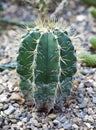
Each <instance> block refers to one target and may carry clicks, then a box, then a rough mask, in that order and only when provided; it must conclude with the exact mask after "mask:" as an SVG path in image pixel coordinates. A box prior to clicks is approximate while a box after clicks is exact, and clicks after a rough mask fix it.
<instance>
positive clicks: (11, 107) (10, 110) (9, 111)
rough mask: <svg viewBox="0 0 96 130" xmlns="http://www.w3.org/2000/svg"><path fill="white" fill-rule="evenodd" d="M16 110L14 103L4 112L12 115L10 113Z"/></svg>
mask: <svg viewBox="0 0 96 130" xmlns="http://www.w3.org/2000/svg"><path fill="white" fill-rule="evenodd" d="M14 111H15V108H14V107H13V106H12V105H10V106H9V108H8V109H7V110H5V111H4V113H5V114H6V115H10V114H12V113H13V112H14Z"/></svg>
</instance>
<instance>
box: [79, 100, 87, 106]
mask: <svg viewBox="0 0 96 130" xmlns="http://www.w3.org/2000/svg"><path fill="white" fill-rule="evenodd" d="M87 103H88V99H87V98H84V100H83V102H82V103H81V104H80V106H79V107H80V108H85V107H86V106H87Z"/></svg>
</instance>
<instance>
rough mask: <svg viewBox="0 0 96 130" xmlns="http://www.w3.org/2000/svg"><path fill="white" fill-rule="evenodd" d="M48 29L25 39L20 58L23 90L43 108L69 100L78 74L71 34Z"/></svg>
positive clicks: (18, 60) (44, 28)
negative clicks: (73, 78)
mask: <svg viewBox="0 0 96 130" xmlns="http://www.w3.org/2000/svg"><path fill="white" fill-rule="evenodd" d="M50 28H51V27H50V26H49V25H47V26H46V27H43V28H42V29H40V28H37V27H36V28H33V29H32V30H31V31H30V32H29V33H28V34H27V35H25V37H24V39H23V41H22V44H21V46H20V49H19V55H18V57H17V62H18V65H17V72H18V73H19V75H20V78H21V83H20V87H21V90H22V92H23V93H24V95H26V97H28V96H29V97H31V96H32V97H33V98H34V99H35V101H36V104H37V106H39V108H40V107H41V108H42V107H43V106H44V105H45V104H47V106H48V104H52V105H51V107H54V104H55V103H56V101H59V100H60V99H61V98H63V99H65V98H66V97H67V96H68V95H69V94H70V90H71V87H72V76H73V75H74V74H75V72H76V57H75V51H74V47H73V45H72V42H71V40H70V38H69V37H68V35H67V33H66V32H64V31H61V30H59V29H56V28H55V27H54V29H50Z"/></svg>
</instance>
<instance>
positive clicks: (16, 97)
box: [10, 93, 25, 104]
mask: <svg viewBox="0 0 96 130" xmlns="http://www.w3.org/2000/svg"><path fill="white" fill-rule="evenodd" d="M10 99H11V100H15V101H18V103H19V104H23V103H24V102H25V99H23V98H22V97H21V96H20V95H19V94H18V93H12V95H11V97H10Z"/></svg>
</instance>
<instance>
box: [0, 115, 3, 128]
mask: <svg viewBox="0 0 96 130" xmlns="http://www.w3.org/2000/svg"><path fill="white" fill-rule="evenodd" d="M2 124H3V118H2V117H0V127H1V126H2Z"/></svg>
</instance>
